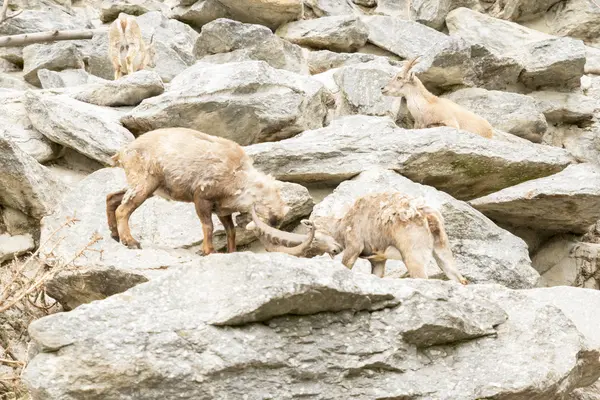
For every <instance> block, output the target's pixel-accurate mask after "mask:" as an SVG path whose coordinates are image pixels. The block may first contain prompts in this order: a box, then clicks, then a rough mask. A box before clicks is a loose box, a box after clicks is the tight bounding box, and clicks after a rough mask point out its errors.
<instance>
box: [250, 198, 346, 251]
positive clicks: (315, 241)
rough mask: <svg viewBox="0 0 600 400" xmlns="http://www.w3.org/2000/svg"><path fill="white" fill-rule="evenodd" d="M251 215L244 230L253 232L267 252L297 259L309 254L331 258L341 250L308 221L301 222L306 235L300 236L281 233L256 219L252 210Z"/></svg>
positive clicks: (333, 241) (338, 245)
mask: <svg viewBox="0 0 600 400" xmlns="http://www.w3.org/2000/svg"><path fill="white" fill-rule="evenodd" d="M251 213H252V222H250V223H249V224H248V225H246V229H248V230H252V231H255V232H256V234H257V236H258V238H259V240H260V241H261V243H262V244H263V246H265V249H266V250H267V251H269V252H281V253H286V254H291V255H293V256H297V257H308V254H309V252H310V253H312V254H313V255H321V254H325V253H327V254H329V255H330V256H331V257H332V258H333V256H335V255H337V254H339V253H341V252H342V250H343V249H342V246H341V245H340V244H338V243H337V242H336V241H335V240H334V239H333V237H331V236H329V235H327V234H325V233H323V232H320V231H317V230H316V228H315V226H314V224H313V223H312V222H311V221H309V220H302V224H303V225H305V226H307V227H308V234H306V235H302V234H297V233H291V232H285V231H281V230H279V229H276V228H273V227H271V226H269V225H267V224H266V223H264V222H263V221H261V220H260V218H258V216H257V215H256V211H255V210H254V208H253V209H252V211H251Z"/></svg>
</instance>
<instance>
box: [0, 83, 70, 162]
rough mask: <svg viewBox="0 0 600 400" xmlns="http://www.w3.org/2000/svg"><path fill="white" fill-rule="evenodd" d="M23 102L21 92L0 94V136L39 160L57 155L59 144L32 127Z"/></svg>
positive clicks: (45, 159)
mask: <svg viewBox="0 0 600 400" xmlns="http://www.w3.org/2000/svg"><path fill="white" fill-rule="evenodd" d="M24 103H25V96H24V94H23V92H20V91H19V92H10V93H2V94H0V104H1V106H0V136H1V137H3V138H5V139H7V140H10V141H11V142H12V143H14V144H16V145H17V146H18V147H19V148H20V149H21V150H23V151H24V152H25V153H27V154H29V155H30V156H31V157H33V158H35V159H36V160H37V161H39V162H46V161H50V160H52V159H54V158H56V157H58V155H59V153H60V146H58V145H56V144H54V143H52V142H51V141H50V140H48V139H47V138H46V137H45V136H44V135H42V134H41V133H40V132H38V131H37V130H36V129H35V128H34V127H33V125H32V124H31V121H30V120H29V116H28V115H27V110H26V109H25V104H24Z"/></svg>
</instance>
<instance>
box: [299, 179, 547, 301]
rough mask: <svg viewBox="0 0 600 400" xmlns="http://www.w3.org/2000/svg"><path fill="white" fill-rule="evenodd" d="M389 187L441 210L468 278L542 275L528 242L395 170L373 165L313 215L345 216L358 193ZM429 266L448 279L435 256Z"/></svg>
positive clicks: (521, 280) (515, 281)
mask: <svg viewBox="0 0 600 400" xmlns="http://www.w3.org/2000/svg"><path fill="white" fill-rule="evenodd" d="M386 191H399V192H402V193H405V194H408V195H411V196H415V197H423V198H424V199H425V201H426V202H427V204H429V205H430V206H432V207H434V208H436V209H438V210H440V212H441V213H442V215H443V217H444V221H445V224H446V232H447V233H448V237H449V239H450V245H451V248H452V252H453V254H454V258H455V260H456V266H457V268H458V270H459V271H460V272H461V273H462V274H463V275H464V276H465V277H466V278H467V279H468V280H469V282H473V283H499V284H502V285H504V286H507V287H510V288H513V289H523V288H531V287H535V285H536V283H537V281H538V279H539V274H538V273H537V272H536V271H535V270H534V269H533V268H532V267H531V261H530V260H529V254H528V251H527V245H526V244H525V242H523V241H522V240H521V239H519V238H518V237H516V236H513V235H512V234H511V233H509V232H507V231H505V230H503V229H501V228H498V227H497V226H496V225H495V224H494V223H493V222H492V221H490V220H489V219H487V218H486V217H485V216H484V215H483V214H481V213H480V212H478V211H477V210H475V209H473V208H471V207H470V206H469V205H468V204H466V203H464V202H462V201H459V200H456V199H454V198H452V197H451V196H450V195H448V194H446V193H444V192H440V191H438V190H436V189H434V188H432V187H429V186H424V185H420V184H418V183H414V182H412V181H410V180H409V179H407V178H405V177H403V176H401V175H399V174H397V173H395V172H393V171H389V170H382V169H372V170H368V171H365V172H362V173H361V174H360V175H358V176H357V177H355V178H353V179H352V180H349V181H345V182H342V183H341V184H340V185H339V186H338V187H337V188H336V189H335V191H334V192H333V193H332V194H331V195H329V196H327V197H326V198H325V199H323V201H321V202H320V203H318V204H317V205H316V206H315V209H314V210H313V213H312V214H311V220H313V221H314V222H315V224H316V225H317V226H319V225H320V224H322V221H324V220H321V219H322V218H323V217H335V218H341V217H343V215H344V213H345V210H347V208H348V207H350V206H351V205H352V204H353V203H354V201H355V200H356V198H358V197H359V196H363V195H365V194H367V193H378V192H386ZM320 221H321V222H320ZM360 261H361V262H362V263H364V264H367V263H368V262H367V261H365V260H360ZM404 270H405V268H404ZM429 271H431V273H430V276H431V277H434V278H445V275H444V274H443V273H442V271H441V270H440V269H439V268H438V267H437V264H435V262H434V261H433V260H431V262H430V265H429Z"/></svg>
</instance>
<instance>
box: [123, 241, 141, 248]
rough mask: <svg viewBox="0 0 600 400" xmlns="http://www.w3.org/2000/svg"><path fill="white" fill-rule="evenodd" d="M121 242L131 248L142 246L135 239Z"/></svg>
mask: <svg viewBox="0 0 600 400" xmlns="http://www.w3.org/2000/svg"><path fill="white" fill-rule="evenodd" d="M123 244H124V245H125V246H127V248H129V249H131V250H139V249H141V248H142V245H141V244H140V242H138V241H137V240H132V241H130V242H123Z"/></svg>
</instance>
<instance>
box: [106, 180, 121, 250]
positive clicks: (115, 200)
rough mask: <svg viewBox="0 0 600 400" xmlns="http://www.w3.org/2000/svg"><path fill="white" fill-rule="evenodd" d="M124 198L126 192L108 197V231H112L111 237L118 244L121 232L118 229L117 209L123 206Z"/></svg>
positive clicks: (115, 193)
mask: <svg viewBox="0 0 600 400" xmlns="http://www.w3.org/2000/svg"><path fill="white" fill-rule="evenodd" d="M123 196H125V190H119V191H118V192H114V193H109V194H108V195H107V196H106V219H107V220H108V229H110V236H111V237H112V238H113V239H115V240H116V241H117V242H118V241H119V230H118V229H117V216H116V214H115V212H116V211H117V207H119V206H120V205H121V201H122V200H123Z"/></svg>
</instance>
